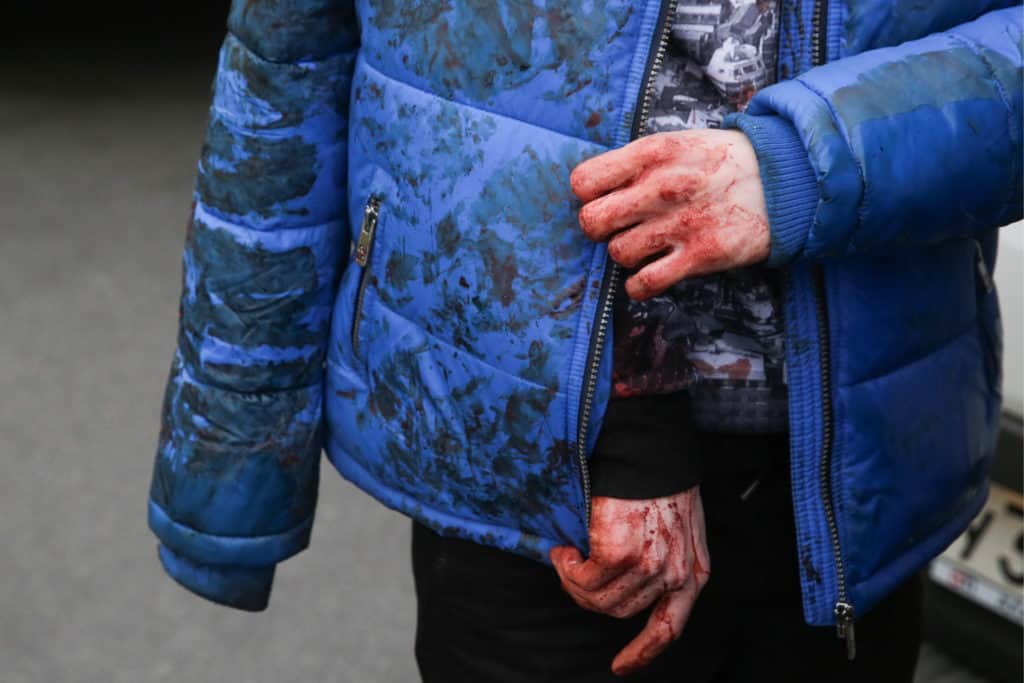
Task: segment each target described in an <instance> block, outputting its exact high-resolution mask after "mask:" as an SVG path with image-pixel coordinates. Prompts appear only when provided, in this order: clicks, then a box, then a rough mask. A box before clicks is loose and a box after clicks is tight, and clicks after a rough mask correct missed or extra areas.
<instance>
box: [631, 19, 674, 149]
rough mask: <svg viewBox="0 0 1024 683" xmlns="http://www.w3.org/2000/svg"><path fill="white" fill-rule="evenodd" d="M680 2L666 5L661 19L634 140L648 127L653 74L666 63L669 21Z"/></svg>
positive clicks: (635, 127) (670, 31)
mask: <svg viewBox="0 0 1024 683" xmlns="http://www.w3.org/2000/svg"><path fill="white" fill-rule="evenodd" d="M677 2H678V0H669V1H668V2H667V3H666V5H665V10H664V11H665V14H664V15H663V16H662V17H661V33H660V35H659V36H658V47H657V50H656V51H655V53H654V59H652V60H651V63H650V65H649V66H648V67H647V74H646V82H645V83H644V96H643V99H642V100H641V102H640V111H639V112H638V115H637V119H636V124H637V125H636V126H634V128H633V134H632V135H631V136H630V137H632V138H635V137H638V135H639V134H640V131H642V130H643V129H644V127H645V126H646V125H647V118H648V117H649V116H650V114H651V101H652V100H653V99H654V81H653V79H652V78H651V74H654V73H657V72H658V70H659V69H660V68H661V64H662V62H664V61H665V53H666V52H667V51H668V38H669V35H671V33H672V27H671V24H670V23H669V19H670V18H672V17H674V16H675V13H676V4H677Z"/></svg>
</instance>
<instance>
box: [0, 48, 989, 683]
mask: <svg viewBox="0 0 1024 683" xmlns="http://www.w3.org/2000/svg"><path fill="white" fill-rule="evenodd" d="M211 68H212V61H210V62H209V63H208V64H206V66H204V67H202V68H199V69H188V70H185V73H173V72H159V73H155V74H154V73H148V74H146V77H145V78H140V77H136V76H132V75H126V74H125V73H124V72H123V70H122V69H121V68H119V67H118V66H117V65H111V64H97V65H95V68H93V67H91V66H88V65H85V66H83V65H81V64H79V65H78V66H77V67H76V68H75V69H74V70H72V71H71V72H68V71H66V70H64V69H62V68H61V67H59V66H57V67H54V66H43V67H38V68H33V69H32V70H30V71H25V72H24V73H21V74H20V75H16V74H3V73H0V83H2V84H3V86H2V88H0V387H2V394H0V396H2V398H0V683H158V682H163V681H167V682H174V683H220V682H224V683H293V682H294V683H299V682H301V683H327V682H338V683H407V682H412V681H416V680H418V678H417V675H416V672H415V666H414V663H413V657H412V631H413V627H414V603H413V595H412V585H411V580H410V576H409V570H408V542H409V536H408V528H407V523H406V522H405V520H404V519H403V518H401V517H399V516H398V515H396V514H394V513H392V512H389V511H386V510H385V509H383V508H382V507H380V506H379V505H377V504H376V503H374V502H373V501H371V500H370V499H369V498H367V497H366V496H365V495H363V494H362V493H360V492H359V491H357V490H356V489H354V488H353V487H351V486H350V485H348V484H347V483H345V482H343V481H342V480H341V478H340V477H339V476H337V475H336V474H335V473H334V472H333V470H332V469H330V468H329V467H328V466H325V469H324V475H325V476H324V477H323V482H322V484H321V493H320V495H321V501H320V505H319V509H318V519H317V524H316V527H315V532H314V535H313V542H312V547H311V548H310V549H309V550H307V551H306V552H305V553H303V554H301V555H300V556H299V557H297V558H295V559H293V560H290V561H288V562H286V563H284V564H283V565H282V566H281V567H280V569H279V570H278V576H277V582H276V587H275V591H274V596H273V598H272V601H271V607H270V609H269V610H268V611H267V612H265V613H261V614H256V615H252V614H244V613H240V612H236V611H232V610H228V609H225V608H221V607H216V606H213V605H210V604H208V603H206V602H204V601H203V600H201V599H199V598H195V597H193V596H191V595H190V594H188V593H186V592H185V591H184V590H182V589H180V588H179V587H177V586H176V585H175V584H174V583H173V582H171V581H170V580H168V579H167V578H165V576H164V575H163V573H162V571H161V570H160V568H159V564H158V562H157V559H156V552H155V544H154V540H153V537H152V536H151V534H150V533H149V531H148V530H147V528H146V523H145V504H146V496H147V487H148V482H149V475H150V467H151V463H152V455H153V445H154V442H155V439H156V434H157V428H158V412H159V402H160V398H161V393H162V387H163V381H164V377H165V373H166V369H167V366H168V363H169V360H170V357H171V352H172V348H173V344H174V336H175V326H176V313H177V296H178V288H179V284H180V254H181V247H182V242H183V229H184V220H185V212H186V207H187V205H188V203H189V194H190V187H191V182H192V173H193V168H194V162H195V159H196V156H197V153H198V149H199V141H200V135H201V132H202V126H203V120H204V116H205V107H206V102H207V84H208V81H209V78H210V71H209V70H210V69H211ZM919 681H920V683H925V682H927V683H939V682H940V681H941V683H969V682H972V681H973V682H979V683H980V679H976V678H972V677H970V676H968V675H966V674H964V673H962V672H958V671H957V670H956V669H955V667H953V666H952V665H951V664H950V663H949V662H947V661H945V660H943V659H942V658H941V657H939V656H937V655H935V654H934V653H933V652H931V651H930V650H928V651H926V653H925V657H924V661H923V662H922V666H921V672H920V675H919Z"/></svg>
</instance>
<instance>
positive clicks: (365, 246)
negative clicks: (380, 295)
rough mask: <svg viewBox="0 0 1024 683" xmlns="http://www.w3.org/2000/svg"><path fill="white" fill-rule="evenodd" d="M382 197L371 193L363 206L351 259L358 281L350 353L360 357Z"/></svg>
mask: <svg viewBox="0 0 1024 683" xmlns="http://www.w3.org/2000/svg"><path fill="white" fill-rule="evenodd" d="M381 201H382V198H381V196H380V195H379V194H371V195H370V196H369V197H368V198H367V200H366V204H365V205H364V206H363V220H362V222H361V223H360V226H359V237H358V239H357V241H356V246H355V252H354V253H353V260H354V261H355V262H356V264H357V265H358V266H359V267H360V269H361V270H360V273H359V283H358V285H357V286H356V303H355V309H354V310H353V311H352V332H351V334H352V354H353V355H354V356H355V357H356V358H360V357H361V354H360V349H359V328H360V326H361V323H362V320H363V302H364V300H365V298H366V287H367V285H368V284H369V282H370V275H371V274H372V268H371V262H370V257H371V255H372V253H373V241H374V237H375V236H376V234H377V223H378V219H379V218H380V205H381Z"/></svg>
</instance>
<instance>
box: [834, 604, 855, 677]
mask: <svg viewBox="0 0 1024 683" xmlns="http://www.w3.org/2000/svg"><path fill="white" fill-rule="evenodd" d="M835 615H836V636H837V637H839V638H841V639H843V640H845V641H846V658H847V659H849V660H850V661H851V662H852V661H853V659H854V657H856V656H857V634H856V633H855V632H854V626H853V605H851V604H850V603H848V602H843V601H842V600H840V601H839V602H837V603H836V608H835Z"/></svg>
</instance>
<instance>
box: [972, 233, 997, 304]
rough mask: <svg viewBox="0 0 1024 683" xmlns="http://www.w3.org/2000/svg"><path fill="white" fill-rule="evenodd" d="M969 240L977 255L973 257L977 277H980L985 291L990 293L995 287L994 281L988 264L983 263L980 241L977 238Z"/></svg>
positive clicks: (983, 256) (983, 253) (983, 255)
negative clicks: (976, 268) (972, 243)
mask: <svg viewBox="0 0 1024 683" xmlns="http://www.w3.org/2000/svg"><path fill="white" fill-rule="evenodd" d="M971 241H972V242H974V249H975V251H977V252H978V257H977V259H975V261H976V263H977V266H978V277H979V278H981V284H983V285H984V286H985V293H986V294H990V293H991V292H992V290H993V289H995V288H996V282H995V280H993V279H992V273H990V272H988V265H987V264H986V263H985V252H983V251H982V250H981V242H979V241H978V240H971Z"/></svg>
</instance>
